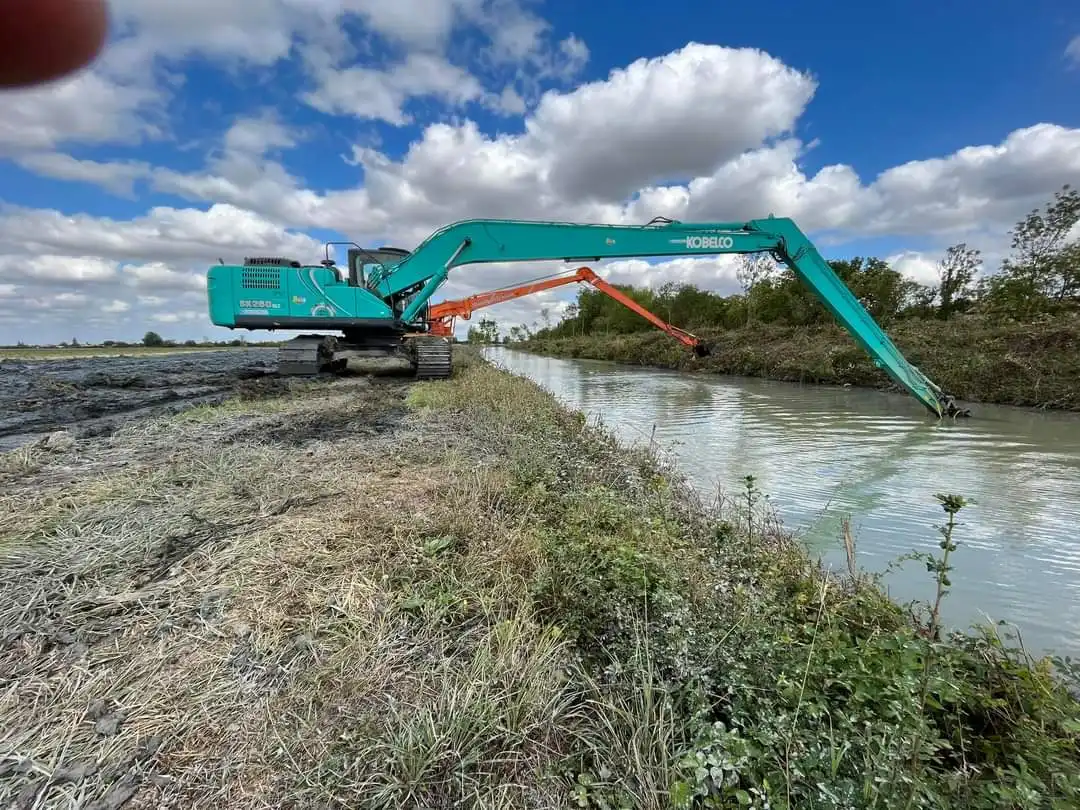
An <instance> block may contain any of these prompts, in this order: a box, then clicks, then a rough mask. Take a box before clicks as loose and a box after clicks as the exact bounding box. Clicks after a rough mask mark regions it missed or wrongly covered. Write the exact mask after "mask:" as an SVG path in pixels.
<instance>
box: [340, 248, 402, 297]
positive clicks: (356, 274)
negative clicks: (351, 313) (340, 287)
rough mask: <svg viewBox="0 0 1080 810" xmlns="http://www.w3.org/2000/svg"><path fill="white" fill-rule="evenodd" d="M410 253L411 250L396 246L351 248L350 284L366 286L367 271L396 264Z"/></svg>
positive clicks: (349, 254)
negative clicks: (368, 248) (367, 248)
mask: <svg viewBox="0 0 1080 810" xmlns="http://www.w3.org/2000/svg"><path fill="white" fill-rule="evenodd" d="M409 254H410V251H408V250H403V249H402V248H394V247H381V248H377V249H375V250H363V249H361V248H349V253H348V259H349V286H350V287H364V286H366V285H367V273H368V271H369V270H370V269H371V268H373V267H375V266H382V267H386V266H388V265H395V264H397V263H398V262H400V261H401V260H402V259H406V258H408V256H409Z"/></svg>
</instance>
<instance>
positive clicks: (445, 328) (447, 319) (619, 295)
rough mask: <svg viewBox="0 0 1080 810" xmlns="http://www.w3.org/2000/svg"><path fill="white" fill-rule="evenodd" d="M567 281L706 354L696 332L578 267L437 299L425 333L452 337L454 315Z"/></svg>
mask: <svg viewBox="0 0 1080 810" xmlns="http://www.w3.org/2000/svg"><path fill="white" fill-rule="evenodd" d="M567 284H589V285H591V286H592V287H594V288H595V289H597V290H598V291H600V292H602V293H603V294H604V295H606V296H608V297H609V298H613V299H615V300H616V301H618V302H619V303H620V304H622V305H623V306H624V307H626V308H627V309H629V310H631V311H632V312H636V313H637V314H638V315H640V316H641V317H643V318H644V319H645V320H647V321H649V323H651V324H652V325H653V326H655V327H656V328H657V329H659V330H660V331H662V332H666V333H667V334H669V335H671V337H673V338H675V339H676V340H677V341H679V342H680V343H682V344H683V345H684V346H686V347H687V348H688V349H690V351H692V352H693V353H694V355H695V356H696V357H706V356H708V354H709V347H708V346H707V345H706V344H705V343H704V342H703V341H702V340H701V338H699V337H697V335H692V334H690V333H689V332H687V331H686V330H685V329H680V328H679V327H677V326H672V325H671V324H670V323H667V322H666V321H664V320H662V319H660V318H658V317H656V316H655V315H654V314H653V313H651V312H649V310H647V309H645V307H643V306H641V304H639V303H638V302H637V301H635V300H634V299H633V298H631V297H630V296H628V295H626V294H625V293H624V292H622V290H620V289H619V288H618V287H615V286H613V285H611V284H608V283H607V282H606V281H604V279H602V278H600V276H598V275H597V274H596V273H595V272H593V270H592V268H591V267H579V268H578V269H577V270H575V271H574V272H573V273H572V274H570V275H559V276H552V277H548V278H542V279H537V280H535V281H531V282H528V283H526V284H518V285H515V286H513V287H502V288H500V289H498V290H489V291H487V292H482V293H477V294H476V295H470V296H469V297H468V298H458V299H456V300H450V301H440V302H439V303H438V304H432V305H431V306H430V307H429V308H428V323H429V324H430V328H429V333H430V334H432V335H439V336H441V337H447V338H449V337H452V336H453V334H454V319H455V318H462V319H464V320H466V321H467V320H469V318H471V317H472V314H473V312H474V311H476V310H478V309H482V308H484V307H491V306H495V305H496V304H501V303H504V302H505V301H512V300H514V299H515V298H521V297H523V296H526V295H534V294H535V293H538V292H543V291H544V290H553V289H555V288H556V287H563V286H565V285H567Z"/></svg>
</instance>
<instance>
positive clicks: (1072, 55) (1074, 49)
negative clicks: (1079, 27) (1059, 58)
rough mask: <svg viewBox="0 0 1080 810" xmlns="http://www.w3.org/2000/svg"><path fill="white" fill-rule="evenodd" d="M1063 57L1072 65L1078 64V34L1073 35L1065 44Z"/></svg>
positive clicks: (1079, 37) (1079, 47) (1079, 48)
mask: <svg viewBox="0 0 1080 810" xmlns="http://www.w3.org/2000/svg"><path fill="white" fill-rule="evenodd" d="M1065 58H1066V59H1068V60H1069V61H1070V62H1072V63H1073V64H1074V65H1080V34H1078V35H1077V36H1075V37H1073V38H1072V39H1071V40H1070V41H1069V44H1068V45H1066V46H1065Z"/></svg>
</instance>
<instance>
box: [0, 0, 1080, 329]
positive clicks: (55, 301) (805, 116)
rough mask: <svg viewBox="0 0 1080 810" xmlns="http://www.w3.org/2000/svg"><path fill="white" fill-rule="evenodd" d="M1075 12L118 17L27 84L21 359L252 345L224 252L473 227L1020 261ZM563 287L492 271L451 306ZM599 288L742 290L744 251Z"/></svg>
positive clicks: (10, 180) (10, 222)
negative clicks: (710, 235)
mask: <svg viewBox="0 0 1080 810" xmlns="http://www.w3.org/2000/svg"><path fill="white" fill-rule="evenodd" d="M812 5H816V6H817V8H816V9H815V8H812V7H811V6H812ZM1069 5H1070V4H1067V3H1062V2H1056V3H1054V2H1046V1H1045V0H1032V1H1031V2H1027V3H1025V4H1024V5H1023V14H1022V15H1020V14H1015V12H1014V13H1005V12H1004V11H997V10H992V11H987V8H991V9H993V8H995V6H994V4H990V5H988V4H985V3H974V2H968V3H950V4H930V3H917V4H915V3H900V2H889V3H877V4H862V3H850V2H844V3H832V4H829V6H828V9H829V10H828V11H827V12H823V11H822V10H821V9H822V4H806V3H796V2H783V3H772V4H769V6H768V7H767V8H762V7H760V6H758V7H755V6H753V5H752V4H721V3H706V2H701V0H669V2H666V3H654V2H638V1H637V0H634V1H633V2H620V3H615V2H612V0H600V1H599V2H590V3H588V4H577V3H573V4H572V3H568V2H559V3H557V2H546V3H545V2H528V0H395V3H393V4H390V3H383V2H377V1H376V0H250V2H247V3H245V4H243V6H242V8H229V7H227V6H222V4H221V3H220V2H216V1H212V0H189V2H187V3H185V4H177V3H175V2H168V0H114V3H113V21H114V25H113V34H112V41H111V44H110V47H109V49H108V50H107V51H106V53H105V54H104V55H103V57H102V58H101V59H100V60H99V62H98V63H96V64H95V65H93V66H92V67H91V68H90V69H89V70H88V71H86V72H84V73H82V74H80V75H78V76H75V77H72V78H70V79H68V80H65V81H63V82H59V83H56V84H54V85H49V86H46V87H42V88H38V89H35V90H33V91H29V92H19V93H5V94H0V342H11V341H14V340H18V339H24V340H35V339H36V340H63V339H70V337H72V336H73V334H74V336H77V337H79V339H80V340H83V341H91V340H101V339H104V338H108V337H120V338H137V337H139V336H141V334H142V333H143V332H144V331H145V330H146V329H148V328H154V329H157V330H158V331H160V332H162V333H163V334H168V335H169V336H174V337H177V338H181V339H183V338H187V337H202V336H213V337H228V336H230V335H229V333H228V332H226V331H224V330H218V329H215V328H214V327H212V326H210V325H209V322H208V321H207V319H206V316H205V309H206V307H205V290H204V288H203V283H204V273H205V269H206V267H207V265H208V264H210V263H213V262H214V261H215V260H216V258H217V257H219V256H220V257H223V258H225V259H226V260H227V261H228V260H235V259H239V258H242V257H243V256H244V255H251V254H254V253H260V254H265V253H274V254H276V253H282V252H284V253H287V254H289V255H296V257H297V258H301V259H304V260H311V259H315V258H318V256H319V255H320V253H321V243H322V241H323V240H325V239H329V238H343V237H347V238H352V239H355V240H357V241H361V242H365V243H384V242H391V243H394V244H398V245H401V246H404V247H412V246H414V245H415V244H416V242H418V241H419V240H420V239H422V238H423V236H424V235H425V234H427V233H429V232H430V231H431V230H432V229H433V228H435V227H438V226H439V225H441V224H444V223H445V222H447V221H450V220H453V219H459V218H464V217H470V216H512V217H522V218H536V219H543V218H558V219H573V220H580V221H610V222H644V221H647V220H648V219H650V218H651V217H652V216H654V215H656V214H664V215H667V216H675V217H676V218H681V219H711V218H719V219H742V218H747V219H749V218H753V217H758V216H763V215H766V214H768V213H775V214H777V215H787V216H793V217H794V218H795V219H796V220H797V221H798V222H800V224H802V225H803V227H804V229H806V230H808V231H810V232H811V234H812V235H813V236H814V237H815V238H816V239H817V241H818V242H819V245H820V246H821V247H822V250H823V251H824V252H825V253H826V254H827V255H832V256H840V255H853V254H860V253H861V254H867V253H873V254H876V255H881V256H885V257H888V258H890V259H892V260H893V261H894V263H895V264H896V266H897V267H899V268H901V269H902V270H903V271H904V272H906V273H909V274H910V275H912V276H913V277H916V278H920V279H922V280H930V279H931V278H932V276H933V263H934V262H935V261H936V259H937V258H938V257H939V256H940V254H941V252H942V251H943V250H944V248H945V247H946V246H947V245H948V244H951V243H953V242H956V241H960V240H967V241H969V242H970V243H972V244H975V245H976V246H978V247H980V248H981V249H982V250H983V252H984V255H985V256H986V259H987V269H991V270H992V269H994V268H995V267H996V264H997V262H998V261H1000V258H1001V255H1002V254H1003V252H1004V251H1005V250H1006V249H1007V245H1008V236H1007V231H1008V228H1009V227H1010V226H1011V225H1012V223H1013V222H1015V220H1016V219H1017V218H1018V217H1020V216H1022V215H1023V214H1024V213H1025V212H1026V211H1028V210H1030V209H1031V208H1032V207H1034V206H1036V205H1041V204H1042V202H1044V201H1045V200H1046V199H1049V197H1050V196H1051V195H1052V193H1053V191H1055V190H1056V189H1057V188H1060V186H1061V185H1062V184H1063V183H1066V182H1072V183H1074V184H1080V103H1078V102H1080V10H1075V9H1070V8H1069ZM543 269H545V268H544V267H543V266H539V267H533V266H513V267H497V266H488V267H480V268H464V269H462V270H459V271H456V273H455V275H454V276H453V277H452V278H451V280H450V282H448V284H447V285H446V287H445V288H444V289H443V290H442V291H440V294H439V295H437V298H442V297H452V296H457V295H462V294H467V293H469V292H473V291H477V290H481V289H485V288H490V287H495V286H502V285H503V284H506V283H510V282H513V281H514V280H516V279H524V278H531V277H533V276H535V275H537V272H538V271H542V270H543ZM552 269H557V268H552ZM599 269H600V270H601V272H603V273H604V274H605V275H607V276H608V277H609V278H613V279H615V280H617V281H628V282H633V283H657V284H659V283H663V281H666V280H677V281H692V282H694V283H698V284H701V285H703V286H708V287H711V288H714V289H719V290H724V291H730V290H734V289H736V288H737V285H736V283H735V280H734V264H733V262H732V261H731V260H728V259H692V260H691V259H679V260H675V261H673V262H666V263H649V262H643V261H622V262H610V263H606V264H605V265H603V266H601V267H600V268H599ZM572 294H573V293H572V291H562V292H560V293H555V294H549V295H546V296H544V297H541V298H536V299H523V300H521V301H518V302H515V303H512V304H506V305H503V306H501V307H499V308H497V309H495V310H492V314H493V315H494V316H495V317H496V318H498V319H499V320H500V321H501V322H503V323H504V324H507V325H509V324H512V323H522V322H524V323H530V322H533V321H535V320H536V319H537V317H538V313H539V311H540V308H541V307H547V308H549V309H552V310H553V311H555V312H557V311H558V307H559V305H560V302H565V301H566V300H568V299H569V298H570V297H571V296H572Z"/></svg>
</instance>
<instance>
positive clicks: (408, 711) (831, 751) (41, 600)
mask: <svg viewBox="0 0 1080 810" xmlns="http://www.w3.org/2000/svg"><path fill="white" fill-rule="evenodd" d="M470 358H471V356H469V355H466V356H465V361H466V362H464V363H463V364H462V367H461V368H460V369H459V371H457V372H456V374H455V377H454V378H453V379H452V380H449V381H443V382H430V383H423V384H413V383H409V382H405V381H396V380H393V379H390V378H387V379H351V380H340V381H336V382H333V383H310V382H309V383H300V384H296V383H293V384H291V390H287V391H284V392H283V391H281V390H280V386H279V387H278V389H274V390H269V389H268V390H267V391H265V392H260V391H259V390H257V388H255V387H253V388H252V389H250V390H248V391H247V392H245V394H244V396H241V397H237V398H235V399H233V400H230V401H228V402H226V403H225V404H223V405H219V406H213V407H204V408H196V409H193V410H190V411H187V412H185V413H184V414H181V415H179V416H175V417H170V418H167V419H158V420H152V421H146V422H142V423H137V424H132V425H128V426H126V427H124V428H123V429H121V430H120V431H118V432H117V433H115V434H114V435H112V436H110V437H107V438H98V439H94V440H80V441H79V442H77V443H76V444H75V446H74V447H68V448H65V449H63V450H61V451H56V452H50V451H46V450H44V449H41V450H34V451H19V452H20V455H19V457H18V463H17V464H14V463H12V464H7V465H0V469H2V470H4V472H3V473H0V485H2V489H0V492H2V493H3V494H2V495H0V526H2V527H3V528H2V529H0V628H2V633H3V636H2V637H0V683H2V684H3V685H4V689H3V690H2V691H0V757H2V758H0V804H3V805H4V806H24V807H39V808H49V807H67V806H72V805H75V804H80V805H81V806H90V807H99V808H120V807H123V806H126V805H127V804H128V803H129V802H130V806H138V807H150V806H155V807H156V806H169V807H177V806H183V807H188V806H192V807H196V806H197V807H210V806H214V807H226V806H227V807H241V808H243V807H252V808H254V807H265V806H275V807H276V806H285V807H376V808H383V807H385V808H399V807H417V808H419V807H425V808H429V807H484V808H489V807H490V808H517V807H522V808H524V807H530V808H536V807H552V808H555V807H559V808H564V807H573V806H578V807H595V808H618V807H635V808H636V807H642V808H667V807H677V808H688V807H744V806H751V807H757V808H764V807H771V808H789V807H791V808H793V807H799V808H807V807H811V808H825V807H828V808H834V807H835V808H840V807H845V808H846V807H860V808H861V807H868V808H869V807H876V808H893V807H897V808H899V807H960V806H963V807H1003V808H1004V807H1010V808H1011V807H1061V808H1065V807H1075V806H1076V803H1077V801H1080V755H1078V753H1077V745H1078V742H1080V712H1078V709H1077V703H1076V702H1075V701H1074V700H1073V699H1072V698H1071V697H1070V696H1069V695H1068V694H1067V692H1066V691H1065V690H1064V689H1063V688H1062V687H1061V685H1060V684H1059V683H1058V682H1056V681H1055V680H1053V679H1052V678H1051V676H1050V674H1049V672H1048V669H1047V665H1046V664H1045V662H1031V661H1029V660H1027V659H1026V658H1025V657H1024V656H1023V654H1022V653H1021V652H1020V651H1017V650H1013V649H1010V648H1009V647H1008V646H1007V645H1006V644H1005V643H1003V642H1002V641H1001V640H1000V639H999V638H998V637H997V635H996V634H995V633H993V632H992V631H988V632H984V633H980V634H978V635H973V636H966V637H961V638H951V637H950V638H947V639H945V640H936V639H935V638H933V633H927V632H926V631H925V629H920V628H921V627H922V625H921V624H920V623H916V622H915V621H914V620H913V619H912V618H911V617H910V616H909V615H908V613H907V612H906V611H905V610H902V609H901V608H900V607H898V606H896V605H894V604H892V603H890V602H889V601H888V600H887V599H885V598H884V597H883V596H882V595H881V593H880V592H879V591H878V590H877V589H875V588H874V587H873V585H872V583H869V582H867V581H865V580H862V579H859V578H858V577H849V578H845V579H842V580H841V579H830V578H827V577H825V576H824V575H823V574H822V572H821V571H820V570H819V569H818V568H817V567H816V566H815V565H814V564H812V563H811V562H810V560H809V559H808V558H807V556H806V555H805V554H804V553H803V552H802V551H801V550H800V548H799V546H798V545H797V544H796V543H794V542H793V541H792V540H791V539H790V538H786V537H785V536H784V535H783V533H782V532H781V531H780V530H778V529H777V527H775V526H772V525H771V524H769V523H768V521H767V520H766V519H765V516H764V515H762V514H761V513H760V512H759V511H758V509H757V507H756V504H755V495H754V492H753V490H752V489H751V490H749V492H748V497H747V498H742V499H739V500H737V501H733V502H727V503H720V504H705V503H701V502H700V501H698V500H697V499H695V498H694V497H693V495H692V494H691V493H690V491H689V490H688V489H687V487H686V486H685V485H684V483H683V482H682V481H681V479H680V478H679V476H678V475H677V474H676V473H675V472H674V471H673V470H671V469H668V468H666V467H665V466H664V464H663V463H662V461H661V460H659V459H657V458H654V457H651V456H650V455H648V454H646V453H643V452H630V451H627V450H625V449H622V448H620V447H619V446H617V445H616V443H615V442H614V441H613V440H612V439H611V438H610V437H609V436H608V435H607V434H606V433H603V432H601V431H598V430H596V429H594V428H593V427H591V426H590V425H588V424H586V422H585V421H584V419H583V418H582V417H581V416H580V415H577V414H574V413H570V412H568V411H566V410H564V409H562V408H561V407H560V406H559V405H558V404H557V403H556V401H555V400H554V399H553V398H552V397H550V396H549V395H548V394H546V393H545V392H543V391H542V390H541V389H540V388H539V387H537V386H535V385H533V384H532V383H530V382H528V381H526V380H522V379H519V378H515V377H512V376H510V375H508V374H506V373H504V372H501V371H498V370H496V369H494V368H492V367H491V366H489V365H487V364H485V363H482V362H480V361H478V360H476V359H475V358H471V359H470ZM912 530H913V531H930V530H932V528H931V527H912ZM961 540H962V538H961ZM957 553H963V551H962V550H961V551H959V552H957Z"/></svg>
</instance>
